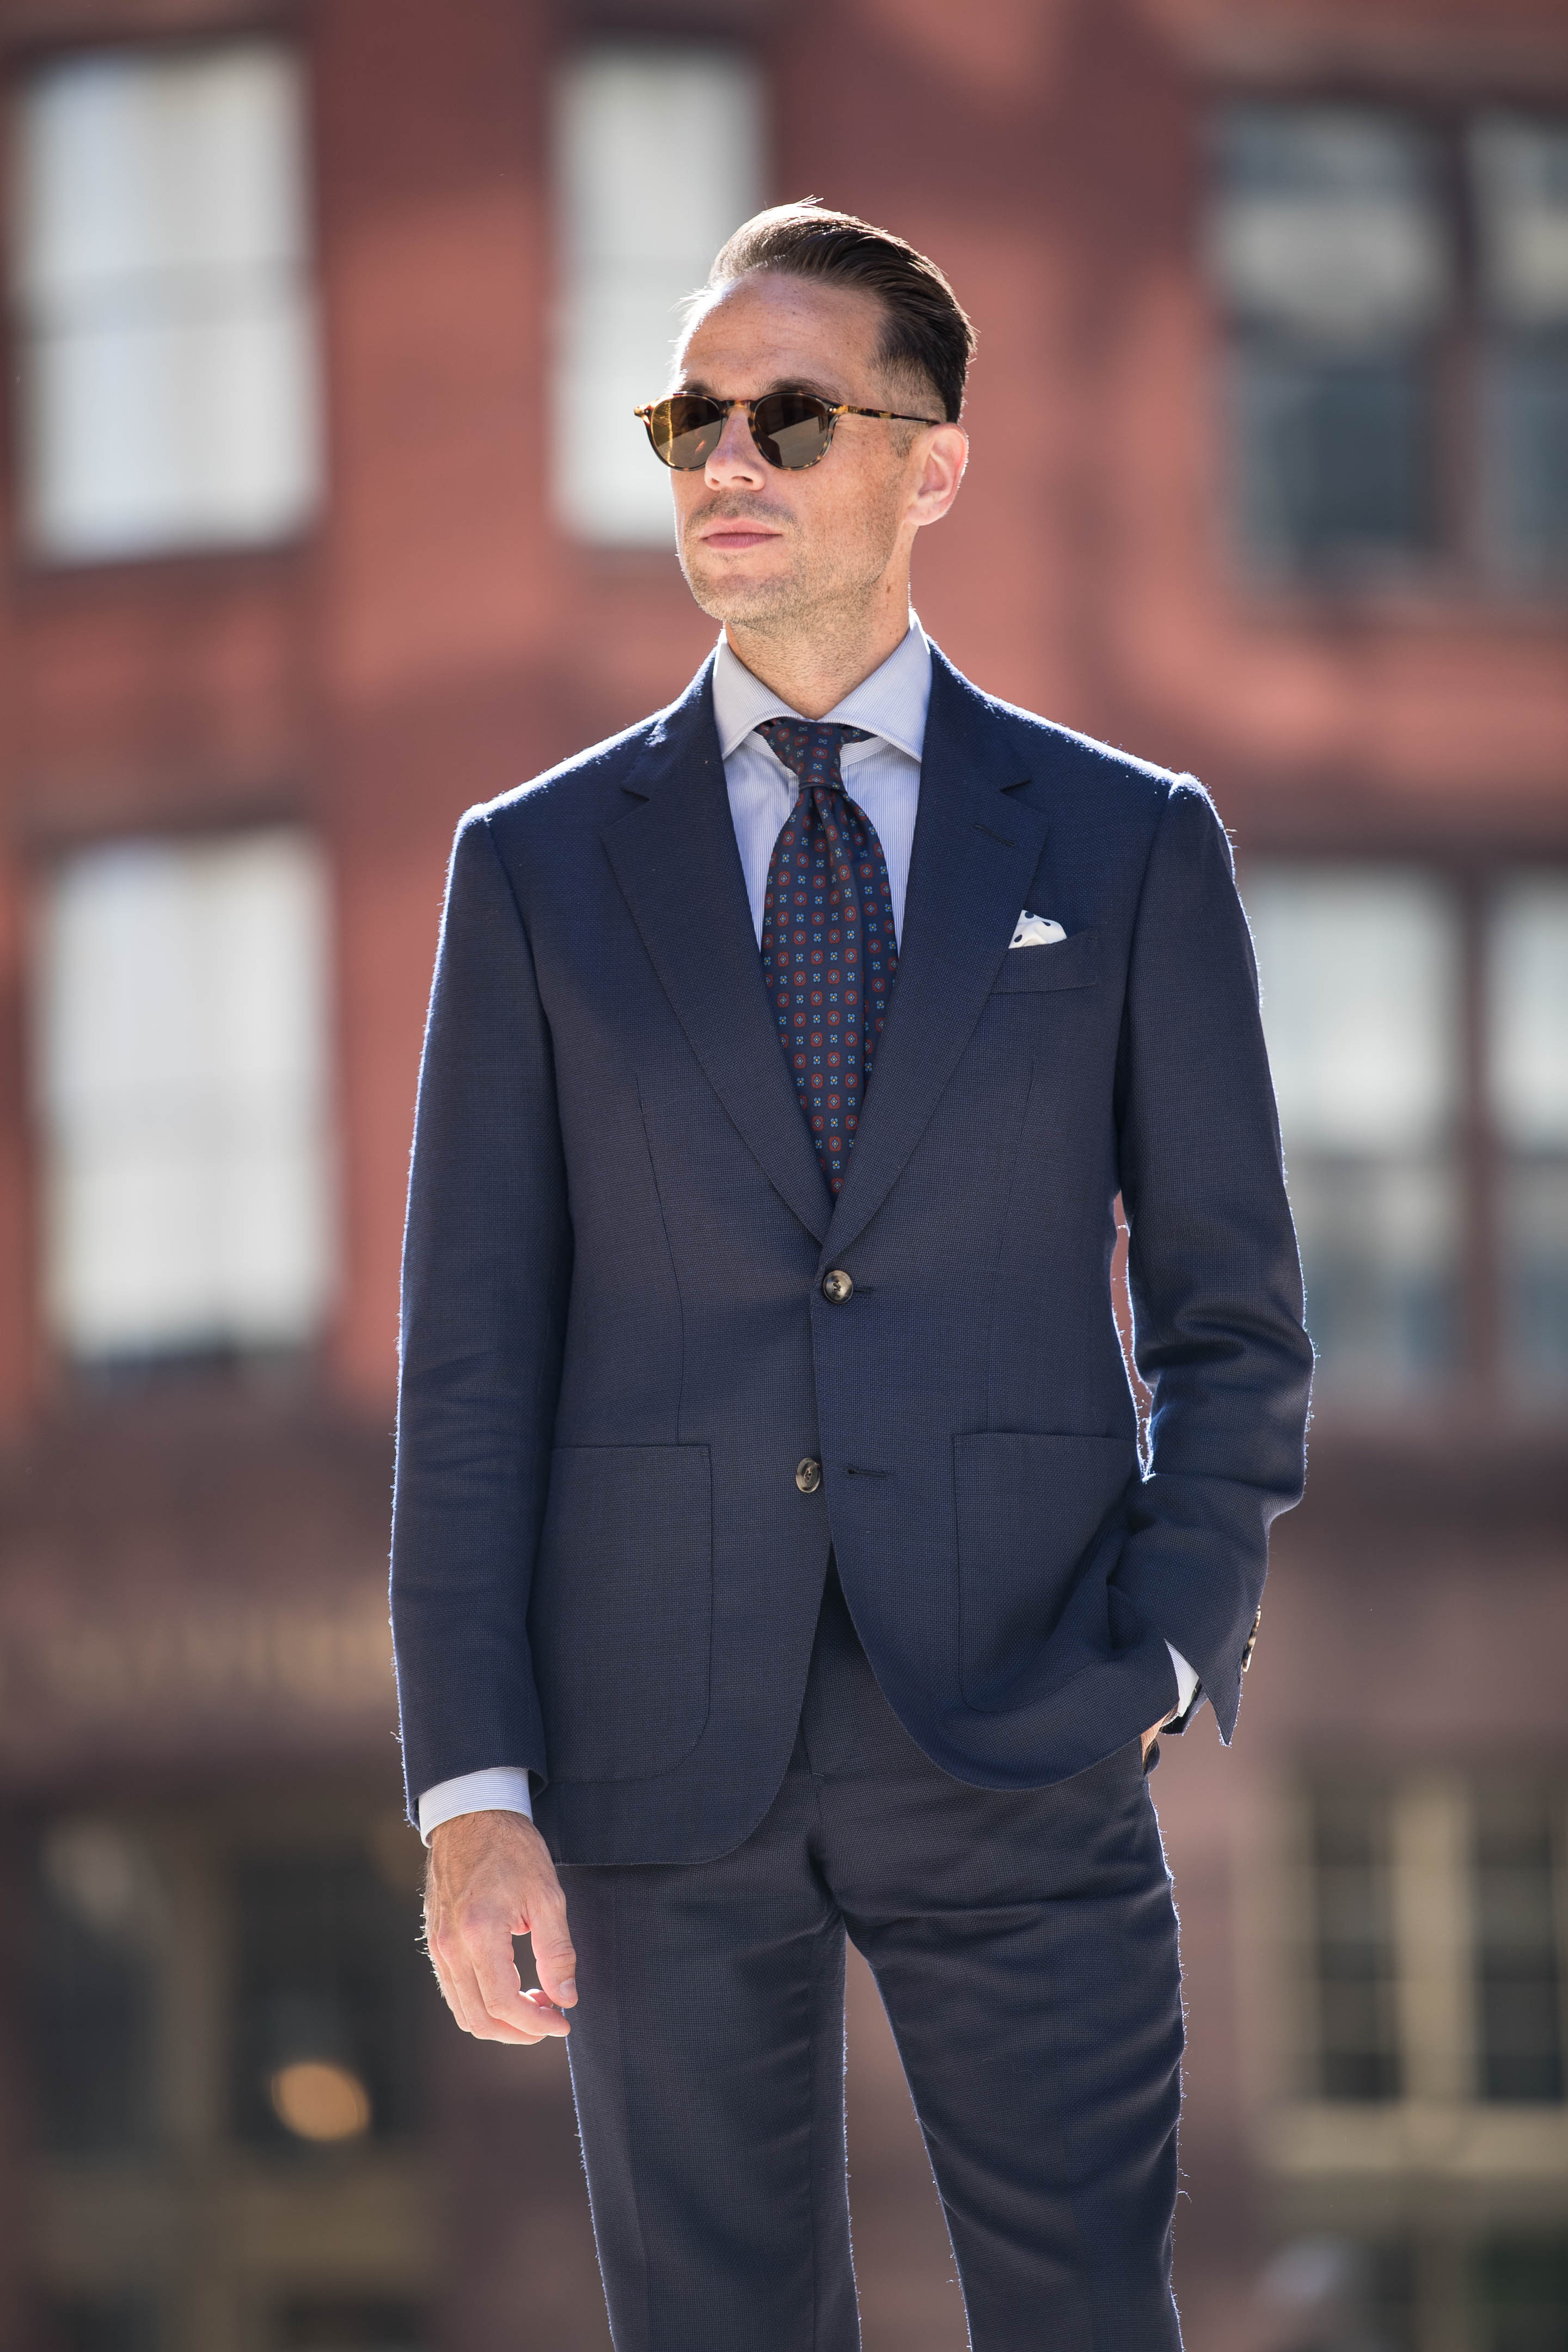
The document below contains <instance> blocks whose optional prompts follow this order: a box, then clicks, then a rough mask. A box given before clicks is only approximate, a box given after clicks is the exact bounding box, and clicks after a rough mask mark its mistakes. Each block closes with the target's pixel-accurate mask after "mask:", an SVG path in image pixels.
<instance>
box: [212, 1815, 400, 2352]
mask: <svg viewBox="0 0 1568 2352" xmlns="http://www.w3.org/2000/svg"><path fill="white" fill-rule="evenodd" d="M230 1902H231V1911H232V1916H233V1919H234V1922H235V1932H236V1943H237V1955H238V1974H237V1983H236V1987H235V2010H234V2051H233V2066H234V2119H235V2129H236V2132H237V2136H238V2137H240V2138H241V2139H246V2140H251V2141H255V2142H257V2143H258V2144H259V2145H260V2146H263V2147H274V2148H278V2149H285V2148H287V2149H290V2150H294V2151H297V2152H303V2151H305V2150H308V2149H310V2148H311V2147H330V2146H335V2145H341V2144H343V2143H345V2142H353V2141H356V2140H364V2139H384V2138H387V2137H397V2136H398V2135H399V2134H402V2133H406V2132H408V2131H409V2130H410V2129H411V2128H412V2127H413V2126H414V2124H415V2122H416V2119H417V2117H416V2108H417V2079H418V2076H417V2058H418V2040H417V2032H416V2027H417V2021H418V2007H417V2004H418V2001H419V1998H420V1995H421V1994H422V1992H423V1990H424V1986H423V1983H422V1981H421V1965H420V1962H419V1958H418V1955H417V1953H416V1949H415V1945H414V1938H413V1936H412V1934H411V1933H410V1931H409V1926H408V1919H407V1905H406V1903H405V1901H404V1900H402V1899H401V1898H400V1896H399V1895H398V1894H397V1893H396V1892H395V1890H394V1889H392V1888H390V1887H389V1886H388V1885H386V1883H385V1881H384V1878H382V1877H381V1876H379V1875H378V1874H377V1873H376V1871H375V1870H374V1867H373V1866H372V1864H371V1862H370V1860H369V1858H368V1857H367V1856H366V1854H365V1853H363V1849H362V1850H360V1851H357V1852H356V1851H353V1850H349V1851H346V1852H344V1853H318V1854H306V1855H265V1856H261V1857H258V1858H256V1859H247V1860H246V1861H243V1862H241V1863H239V1864H237V1865H236V1868H235V1873H234V1877H233V1881H232V1890H231V1896H230ZM348 2340H350V2341H353V2339H352V2338H350V2339H348Z"/></svg>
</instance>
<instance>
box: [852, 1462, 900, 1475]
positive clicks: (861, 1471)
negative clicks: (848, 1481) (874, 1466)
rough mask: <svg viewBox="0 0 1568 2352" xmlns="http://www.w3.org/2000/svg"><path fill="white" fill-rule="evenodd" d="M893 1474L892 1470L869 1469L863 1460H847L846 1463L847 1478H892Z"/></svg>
mask: <svg viewBox="0 0 1568 2352" xmlns="http://www.w3.org/2000/svg"><path fill="white" fill-rule="evenodd" d="M844 1475H845V1476H846V1477H847V1478H890V1477H891V1476H892V1475H893V1474H892V1472H891V1471H890V1470H868V1469H867V1467H866V1465H865V1464H864V1463H863V1462H847V1463H846V1464H845V1465H844Z"/></svg>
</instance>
